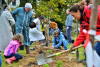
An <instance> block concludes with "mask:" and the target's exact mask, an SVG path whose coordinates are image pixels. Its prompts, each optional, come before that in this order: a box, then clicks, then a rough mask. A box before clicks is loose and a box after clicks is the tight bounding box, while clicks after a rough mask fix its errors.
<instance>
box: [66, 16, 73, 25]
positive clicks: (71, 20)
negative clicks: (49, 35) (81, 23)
mask: <svg viewBox="0 0 100 67" xmlns="http://www.w3.org/2000/svg"><path fill="white" fill-rule="evenodd" d="M72 22H73V17H72V16H71V15H69V16H68V21H67V26H71V24H72Z"/></svg>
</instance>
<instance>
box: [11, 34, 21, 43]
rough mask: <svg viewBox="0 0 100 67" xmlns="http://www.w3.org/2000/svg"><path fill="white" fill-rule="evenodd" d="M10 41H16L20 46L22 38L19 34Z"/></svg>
mask: <svg viewBox="0 0 100 67" xmlns="http://www.w3.org/2000/svg"><path fill="white" fill-rule="evenodd" d="M12 40H17V41H18V42H19V43H20V44H22V43H23V36H22V35H21V34H16V35H14V36H13V38H12Z"/></svg>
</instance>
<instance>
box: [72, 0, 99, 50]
mask: <svg viewBox="0 0 100 67" xmlns="http://www.w3.org/2000/svg"><path fill="white" fill-rule="evenodd" d="M99 7H100V6H98V18H97V28H96V31H97V32H100V21H99V20H100V10H99ZM91 10H92V6H84V2H83V1H82V2H79V3H78V4H74V5H73V6H72V7H71V8H70V14H71V15H72V16H73V17H74V18H75V19H78V20H80V34H79V36H78V37H77V39H76V41H75V42H74V44H73V45H72V46H71V48H70V50H71V49H72V48H73V47H76V46H78V45H80V44H81V43H82V42H83V41H84V40H86V37H85V33H84V32H83V29H86V30H87V31H88V30H89V23H90V17H91Z"/></svg>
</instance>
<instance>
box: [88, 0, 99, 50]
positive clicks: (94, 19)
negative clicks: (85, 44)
mask: <svg viewBox="0 0 100 67" xmlns="http://www.w3.org/2000/svg"><path fill="white" fill-rule="evenodd" d="M98 4H99V0H93V1H92V13H91V19H90V30H96V24H97V16H98ZM89 39H90V42H91V43H92V48H93V49H94V35H90V38H89Z"/></svg>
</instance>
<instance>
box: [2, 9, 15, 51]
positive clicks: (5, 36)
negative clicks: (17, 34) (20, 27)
mask: <svg viewBox="0 0 100 67" xmlns="http://www.w3.org/2000/svg"><path fill="white" fill-rule="evenodd" d="M14 24H15V21H14V19H13V17H12V15H11V13H10V12H9V11H8V10H6V11H3V13H2V15H1V16H0V51H4V49H5V48H6V47H7V46H8V44H9V42H10V41H11V40H12V37H13V34H12V30H11V25H14Z"/></svg>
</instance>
